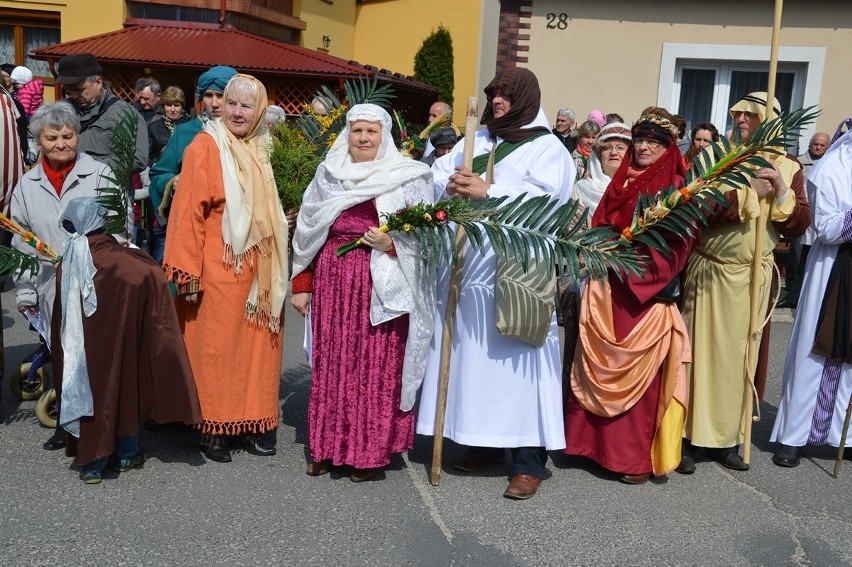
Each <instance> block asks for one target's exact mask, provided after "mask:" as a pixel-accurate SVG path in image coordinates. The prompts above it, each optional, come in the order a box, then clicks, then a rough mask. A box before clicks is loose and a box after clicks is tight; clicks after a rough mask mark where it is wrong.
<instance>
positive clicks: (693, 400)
mask: <svg viewBox="0 0 852 567" xmlns="http://www.w3.org/2000/svg"><path fill="white" fill-rule="evenodd" d="M766 99H767V95H766V93H762V92H755V93H751V94H748V95H746V96H745V97H744V98H743V99H742V100H740V101H739V102H738V103H736V104H735V105H734V106H733V107H731V110H730V112H731V116H732V117H733V120H734V128H735V129H739V132H740V134H741V136H742V141H743V142H745V141H748V139H749V138H750V136H751V134H752V133H753V132H754V131H755V129H756V128H757V127H758V125H759V124H760V123H761V122H762V121H763V120H765V119H766ZM774 104H775V108H774V110H775V115H778V114H780V105H779V104H778V101H777V100H775V101H774ZM735 131H736V130H735ZM801 169H802V168H801V166H800V165H799V163H798V162H797V161H796V160H795V158H794V157H793V156H791V155H789V154H788V155H787V156H786V157H781V156H779V157H778V159H776V160H775V164H774V167H771V168H761V169H759V170H758V171H757V172H756V175H757V176H756V178H754V179H753V180H752V182H751V184H750V185H749V186H740V187H736V188H733V189H730V190H729V191H727V192H726V193H725V196H726V197H727V199H728V202H729V205H728V207H727V208H719V210H717V211H716V213H715V214H714V215H713V216H712V217H711V218H710V225H709V226H708V227H707V228H705V229H704V231H703V233H702V235H701V241H700V243H699V245H698V246H696V247H695V248H694V249H693V252H692V255H691V257H690V259H689V262H688V263H687V266H686V271H685V276H684V298H683V318H684V320H685V321H686V326H687V329H688V330H689V336H690V338H691V340H692V349H693V362H692V364H691V365H690V366H688V367H687V385H688V388H689V402H688V407H687V416H686V428H685V431H684V437H685V438H686V439H685V442H684V444H683V458H682V460H681V464H680V466H679V467H678V469H677V470H678V472H681V473H684V474H690V473H692V472H694V471H695V463H694V458H693V450H694V449H695V448H699V447H703V448H706V449H707V456H708V457H710V458H711V459H713V460H716V461H718V462H719V463H720V464H721V465H722V466H724V467H727V468H729V469H733V470H740V471H743V470H748V464H746V463H745V462H743V459H742V457H740V455H739V453H738V451H739V445H740V444H741V443H742V442H743V429H742V422H743V413H744V412H748V414H749V415H750V414H751V411H752V410H751V408H750V407H746V405H747V403H748V402H747V399H748V398H747V396H746V392H747V391H748V389H749V388H752V385H751V384H750V383H749V381H748V378H747V368H746V348H747V345H748V342H749V341H748V335H749V315H750V313H751V307H750V294H749V284H750V280H751V264H752V259H753V257H754V255H755V249H754V246H755V231H756V230H765V231H766V238H765V239H764V243H763V249H762V250H760V252H759V254H760V256H761V258H762V262H761V264H762V268H761V274H762V281H761V284H760V294H761V295H760V297H759V301H760V305H761V309H760V313H759V320H760V321H763V320H764V318H765V316H766V311H767V308H768V305H769V291H770V285H771V278H772V264H773V262H774V259H773V255H772V251H773V250H774V249H775V245H776V244H777V243H778V240H779V238H780V236H782V235H783V236H786V237H788V238H794V237H796V236H799V235H800V234H802V233H804V231H805V229H806V228H807V226H808V224H809V223H810V207H809V205H808V202H807V197H806V196H805V191H804V176H803V175H802V171H801ZM758 207H763V217H762V218H763V220H762V224H761V225H760V226H757V216H758V211H759V209H758ZM763 335H764V337H763V338H764V339H768V335H769V328H768V326H767V327H766V328H765V330H764V332H763ZM761 350H762V351H763V349H761ZM760 366H761V365H760V364H759V365H758V367H760ZM762 366H763V372H765V365H762ZM756 381H757V380H756Z"/></svg>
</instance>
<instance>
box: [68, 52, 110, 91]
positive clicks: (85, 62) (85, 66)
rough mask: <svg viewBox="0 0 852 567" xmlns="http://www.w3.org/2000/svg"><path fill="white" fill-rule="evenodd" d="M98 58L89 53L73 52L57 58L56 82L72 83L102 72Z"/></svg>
mask: <svg viewBox="0 0 852 567" xmlns="http://www.w3.org/2000/svg"><path fill="white" fill-rule="evenodd" d="M103 72H104V70H103V67H101V65H100V63H98V60H97V59H95V56H94V55H92V54H91V53H75V54H73V55H66V56H65V57H63V58H62V59H60V60H59V76H58V77H56V82H57V83H59V84H60V85H74V84H77V83H79V82H80V81H82V80H83V79H86V78H88V77H92V76H94V75H100V74H101V73H103Z"/></svg>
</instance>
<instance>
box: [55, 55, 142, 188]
mask: <svg viewBox="0 0 852 567" xmlns="http://www.w3.org/2000/svg"><path fill="white" fill-rule="evenodd" d="M102 73H103V68H102V67H101V66H100V64H99V63H98V61H97V60H96V59H95V56H94V55H92V54H91V53H75V54H74V55H66V56H65V57H63V58H62V59H60V60H59V77H57V78H56V82H57V83H59V84H60V85H63V87H64V90H65V96H66V97H67V99H68V101H69V102H70V103H71V104H72V105H73V106H74V108H75V109H76V110H77V114H78V115H79V116H80V145H79V149H80V151H82V152H85V153H87V154H89V155H90V156H92V157H93V158H94V159H96V160H97V161H100V162H102V163H105V164H107V165H109V166H110V167H111V168H113V169H115V168H116V165H117V163H116V161H115V160H116V156H115V155H114V154H113V152H112V151H110V143H111V139H112V132H113V130H114V129H115V127H116V125H117V124H118V123H119V122H120V120H121V119H122V117H123V116H124V115H125V114H128V115H130V116H133V117H134V118H135V119H136V147H135V149H134V152H133V164H132V166H131V172H132V173H139V172H140V171H142V170H143V169H145V168H146V167H148V131H147V129H146V127H145V123H144V122H143V121H142V120H141V119H140V118H139V116H138V113H137V112H136V110H135V109H134V108H133V107H132V106H130V104H128V103H126V102H124V101H123V100H119V98H118V97H117V96H115V95H114V94H113V92H112V90H111V89H110V87H109V84H107V83H106V82H105V81H104V80H103V77H102Z"/></svg>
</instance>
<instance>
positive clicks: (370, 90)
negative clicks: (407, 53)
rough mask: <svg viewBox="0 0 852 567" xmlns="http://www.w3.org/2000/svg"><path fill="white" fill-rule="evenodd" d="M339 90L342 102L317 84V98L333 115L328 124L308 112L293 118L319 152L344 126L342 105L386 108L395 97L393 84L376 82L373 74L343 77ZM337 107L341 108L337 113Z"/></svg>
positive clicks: (346, 106) (388, 107)
mask: <svg viewBox="0 0 852 567" xmlns="http://www.w3.org/2000/svg"><path fill="white" fill-rule="evenodd" d="M343 92H344V93H345V94H346V99H345V104H344V101H341V100H340V98H339V97H338V96H337V94H336V93H335V92H334V91H332V90H331V89H330V88H328V86H326V85H321V86H320V90H319V91H317V100H319V101H320V104H322V106H323V107H324V108H325V111H326V113H327V114H328V115H329V116H334V119H333V121H332V122H331V123H330V124H328V125H323V124H321V123H320V121H319V120H317V117H315V116H313V115H312V114H311V113H310V112H308V113H305V114H302V115H301V116H300V117H299V118H298V119H297V120H296V127H297V128H299V130H301V131H302V133H303V134H304V135H305V139H306V140H307V141H308V142H309V143H311V144H314V145H316V146H317V148H318V149H319V150H320V153H321V155H325V152H326V151H328V146H330V144H327V143H325V142H326V140H327V139H328V136H330V135H332V134H333V135H337V134H338V133H339V132H341V131H342V130H343V128H344V127H345V126H346V112H345V108H352V106H354V105H356V104H362V103H366V102H370V103H373V104H377V105H379V106H381V107H382V108H384V109H390V107H391V100H392V99H394V98H396V95H395V94H394V93H393V87H392V86H391V85H389V84H384V85H379V79H378V77H376V76H373V77H367V76H360V77H358V78H357V79H354V80H347V81H345V82H344V83H343ZM341 109H343V110H344V111H342V112H341V111H340V110H341ZM335 111H337V112H335Z"/></svg>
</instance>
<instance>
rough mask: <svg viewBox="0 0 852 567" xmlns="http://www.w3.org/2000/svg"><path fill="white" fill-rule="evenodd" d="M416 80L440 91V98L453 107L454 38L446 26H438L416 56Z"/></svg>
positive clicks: (424, 41) (425, 40)
mask: <svg viewBox="0 0 852 567" xmlns="http://www.w3.org/2000/svg"><path fill="white" fill-rule="evenodd" d="M414 78H415V79H417V80H418V81H421V82H423V83H426V84H427V85H432V86H433V87H436V88H437V89H438V98H439V99H440V100H442V101H444V102H446V103H447V104H449V105H450V107H452V106H453V89H454V87H455V78H454V76H453V38H452V37H450V32H448V31H447V28H445V27H444V26H442V25H441V26H438V29H437V30H436V31H433V32H432V33H431V34H430V35H429V37H427V38H426V39H424V40H423V45H421V46H420V49H419V50H418V51H417V54H416V55H415V56H414Z"/></svg>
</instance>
